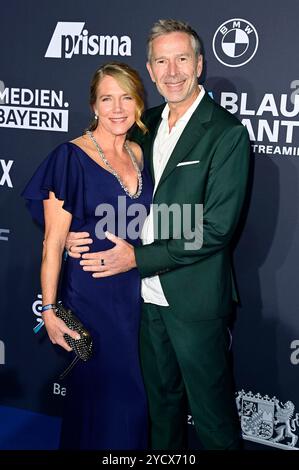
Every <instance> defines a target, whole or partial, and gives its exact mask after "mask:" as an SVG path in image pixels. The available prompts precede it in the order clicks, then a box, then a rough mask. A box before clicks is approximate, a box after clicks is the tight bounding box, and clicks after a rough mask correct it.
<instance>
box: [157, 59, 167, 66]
mask: <svg viewBox="0 0 299 470" xmlns="http://www.w3.org/2000/svg"><path fill="white" fill-rule="evenodd" d="M156 64H158V65H162V64H165V60H164V59H159V60H156Z"/></svg>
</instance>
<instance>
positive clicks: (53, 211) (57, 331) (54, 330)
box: [41, 191, 80, 351]
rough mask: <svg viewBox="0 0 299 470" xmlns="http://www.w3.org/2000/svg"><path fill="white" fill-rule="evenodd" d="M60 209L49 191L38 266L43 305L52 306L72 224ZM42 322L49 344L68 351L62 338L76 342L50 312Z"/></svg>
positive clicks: (70, 332)
mask: <svg viewBox="0 0 299 470" xmlns="http://www.w3.org/2000/svg"><path fill="white" fill-rule="evenodd" d="M62 206H63V201H60V200H59V199H57V198H56V197H55V195H54V193H53V192H51V191H50V192H49V199H46V200H44V217H45V238H44V243H43V256H42V265H41V285H42V297H43V305H48V304H55V303H56V296H57V286H58V280H59V274H60V269H61V258H62V253H63V250H64V246H65V240H66V237H67V234H68V231H69V228H70V225H71V221H72V214H70V213H69V212H67V211H66V210H64V209H63V208H62ZM43 319H44V322H45V327H46V329H47V333H48V335H49V338H50V340H51V341H52V343H53V344H59V345H60V346H62V347H63V348H64V349H66V350H67V351H71V350H72V349H71V348H70V347H69V346H68V344H67V343H66V341H65V339H64V337H63V335H64V334H66V333H67V334H68V335H69V336H71V337H72V338H74V339H80V336H79V335H78V333H76V332H74V331H72V330H70V329H69V328H68V327H67V326H66V324H65V323H64V322H63V321H62V320H61V319H60V318H57V317H56V315H55V313H54V311H53V310H52V309H50V310H46V311H45V312H44V313H43Z"/></svg>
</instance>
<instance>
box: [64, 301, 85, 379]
mask: <svg viewBox="0 0 299 470" xmlns="http://www.w3.org/2000/svg"><path fill="white" fill-rule="evenodd" d="M55 314H56V316H57V317H58V318H60V319H61V320H62V321H63V322H64V323H65V324H66V326H67V327H68V328H70V329H71V330H73V331H76V332H77V333H79V335H80V339H78V340H76V339H73V338H71V337H70V336H69V335H67V334H65V335H64V338H65V341H66V342H67V344H68V345H69V346H70V347H71V348H72V350H73V351H74V353H75V355H76V356H75V358H74V360H73V361H72V363H71V364H70V365H69V366H68V367H67V369H66V370H65V371H64V372H63V373H62V374H61V375H60V376H59V378H60V379H63V378H64V377H65V376H66V374H67V373H68V372H69V371H70V370H71V369H72V368H73V367H74V365H75V364H76V363H77V362H78V360H80V359H81V360H82V361H88V359H90V357H91V356H92V352H93V342H92V337H91V335H90V333H89V331H88V330H87V329H86V328H85V327H84V326H83V324H82V323H81V321H80V320H79V319H78V318H77V317H76V316H75V315H74V314H73V312H72V311H71V310H70V309H66V308H65V307H64V306H63V305H62V302H58V303H57V304H56V309H55Z"/></svg>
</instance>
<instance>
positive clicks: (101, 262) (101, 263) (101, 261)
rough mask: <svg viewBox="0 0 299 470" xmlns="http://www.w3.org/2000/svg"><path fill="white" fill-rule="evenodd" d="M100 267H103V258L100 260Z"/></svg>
mask: <svg viewBox="0 0 299 470" xmlns="http://www.w3.org/2000/svg"><path fill="white" fill-rule="evenodd" d="M100 265H101V266H105V260H104V259H103V258H101V259H100Z"/></svg>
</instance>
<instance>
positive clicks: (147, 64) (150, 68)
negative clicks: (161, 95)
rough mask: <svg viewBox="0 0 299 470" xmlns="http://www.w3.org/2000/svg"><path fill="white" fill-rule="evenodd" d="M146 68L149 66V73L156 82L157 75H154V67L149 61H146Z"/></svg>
mask: <svg viewBox="0 0 299 470" xmlns="http://www.w3.org/2000/svg"><path fill="white" fill-rule="evenodd" d="M146 68H147V71H148V73H149V74H150V77H151V79H152V82H154V83H156V80H155V77H154V74H153V71H152V67H151V64H150V62H147V63H146Z"/></svg>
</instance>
